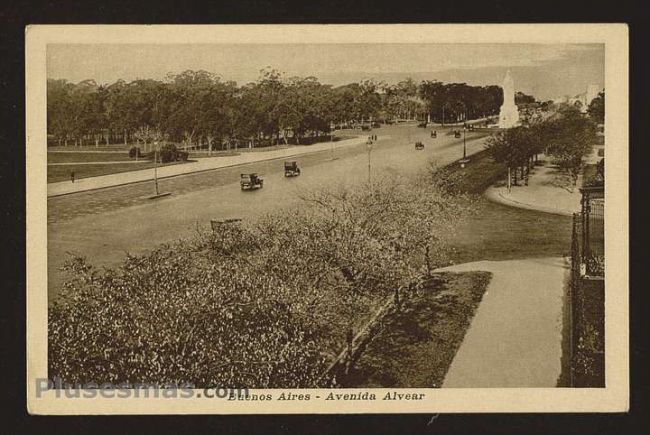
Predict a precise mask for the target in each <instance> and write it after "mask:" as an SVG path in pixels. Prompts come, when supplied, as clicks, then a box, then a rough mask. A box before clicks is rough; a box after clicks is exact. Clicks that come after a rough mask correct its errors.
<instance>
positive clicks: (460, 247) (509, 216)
mask: <svg viewBox="0 0 650 435" xmlns="http://www.w3.org/2000/svg"><path fill="white" fill-rule="evenodd" d="M445 171H446V173H447V175H448V177H449V180H450V183H451V185H452V188H454V189H456V190H458V191H461V192H465V193H469V194H477V195H478V194H480V193H482V192H483V191H485V189H487V188H488V187H489V186H491V185H492V184H494V183H495V182H497V181H499V180H501V179H503V178H504V177H505V176H506V170H505V168H503V166H501V165H500V164H498V163H496V162H494V161H493V160H492V159H491V158H490V156H489V154H488V153H487V151H482V152H480V153H477V154H474V155H473V156H471V161H470V162H469V164H468V165H467V166H466V167H465V168H464V169H462V168H460V165H458V164H455V165H450V166H449V167H447V168H445ZM473 209H474V212H473V213H472V214H471V215H469V216H466V217H465V218H464V219H461V220H460V221H459V223H458V226H457V228H456V233H455V234H454V236H453V238H452V239H451V245H452V247H453V249H454V253H453V255H452V260H453V261H454V263H466V262H469V261H478V260H512V259H516V258H527V257H551V256H563V255H567V254H568V252H569V251H570V248H571V217H569V216H560V215H554V214H550V213H543V212H538V211H534V210H527V209H523V208H516V207H509V206H506V205H502V204H497V203H494V202H492V201H489V200H487V199H485V198H484V197H483V196H475V197H474V207H473Z"/></svg>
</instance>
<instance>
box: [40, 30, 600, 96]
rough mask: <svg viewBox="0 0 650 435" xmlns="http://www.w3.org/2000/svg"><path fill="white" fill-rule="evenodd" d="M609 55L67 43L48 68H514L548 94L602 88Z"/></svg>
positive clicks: (491, 73)
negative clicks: (589, 87)
mask: <svg viewBox="0 0 650 435" xmlns="http://www.w3.org/2000/svg"><path fill="white" fill-rule="evenodd" d="M604 60H605V50H604V45H603V44H590V45H567V44H553V45H550V44H430V43H427V44H412V43H411V44H404V43H401V44H66V45H49V46H48V49H47V76H48V78H56V79H67V80H69V81H71V82H75V83H76V82H79V81H82V80H86V79H94V80H95V81H96V82H97V83H99V84H106V83H113V82H115V81H117V80H118V79H123V80H126V81H127V82H128V81H131V80H135V79H142V78H145V79H146V78H152V79H157V80H161V79H164V77H165V76H166V75H167V73H179V72H182V71H184V70H188V69H191V70H206V71H209V72H212V73H215V74H217V75H219V76H221V77H222V79H224V80H233V81H236V82H237V83H238V84H239V85H242V84H246V83H248V82H251V81H255V80H256V79H257V78H258V77H259V71H260V70H261V69H262V68H265V67H267V66H269V67H272V68H275V69H277V70H279V71H282V72H284V73H286V74H287V75H288V76H314V77H317V78H318V79H319V80H320V81H321V82H323V83H329V84H332V85H341V84H345V83H350V82H354V81H359V80H361V79H365V78H375V79H377V80H383V81H386V82H389V83H396V82H398V81H400V80H403V79H405V78H407V77H412V78H413V79H414V80H416V81H420V80H434V79H436V80H441V81H444V82H466V83H468V84H472V85H488V84H497V85H500V84H501V81H502V80H503V76H504V75H505V72H506V71H507V70H508V69H510V71H511V73H512V76H513V78H514V80H515V89H517V90H519V91H523V92H525V93H527V94H532V95H534V96H535V97H537V98H538V99H550V98H556V97H560V96H563V95H569V96H573V95H576V94H578V93H582V92H584V91H585V89H586V87H587V86H588V85H590V84H596V85H598V86H599V87H601V88H602V87H603V86H604V75H605V71H604Z"/></svg>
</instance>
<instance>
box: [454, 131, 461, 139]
mask: <svg viewBox="0 0 650 435" xmlns="http://www.w3.org/2000/svg"><path fill="white" fill-rule="evenodd" d="M454 137H455V138H457V139H458V138H459V137H460V130H456V131H454Z"/></svg>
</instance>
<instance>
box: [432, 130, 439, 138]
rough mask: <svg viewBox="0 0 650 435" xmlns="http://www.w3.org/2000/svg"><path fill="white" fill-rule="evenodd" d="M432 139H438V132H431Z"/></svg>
mask: <svg viewBox="0 0 650 435" xmlns="http://www.w3.org/2000/svg"><path fill="white" fill-rule="evenodd" d="M431 137H432V138H436V137H438V132H437V131H435V130H433V131H432V132H431Z"/></svg>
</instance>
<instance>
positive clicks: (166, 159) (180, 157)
mask: <svg viewBox="0 0 650 435" xmlns="http://www.w3.org/2000/svg"><path fill="white" fill-rule="evenodd" d="M157 154H158V162H159V163H170V162H179V161H182V162H186V161H187V159H188V158H189V155H190V154H189V153H188V152H186V151H181V150H179V149H178V148H177V147H176V145H174V144H167V145H164V146H163V147H162V148H161V149H160V150H159V151H158V153H157ZM155 155H156V152H155V151H151V152H150V153H148V154H147V158H148V159H151V160H153V159H154V158H155Z"/></svg>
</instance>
